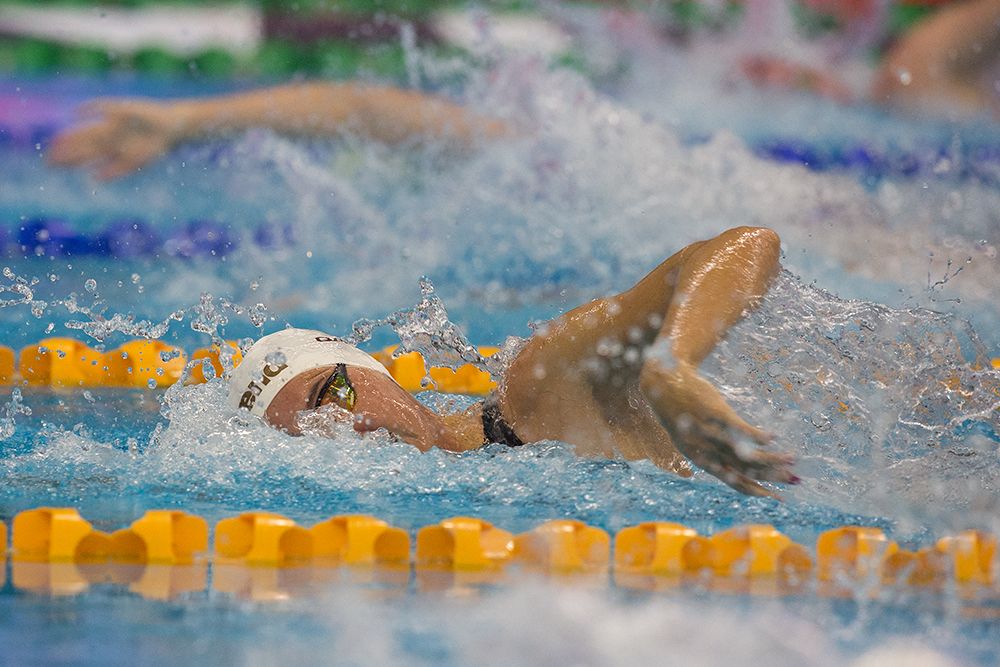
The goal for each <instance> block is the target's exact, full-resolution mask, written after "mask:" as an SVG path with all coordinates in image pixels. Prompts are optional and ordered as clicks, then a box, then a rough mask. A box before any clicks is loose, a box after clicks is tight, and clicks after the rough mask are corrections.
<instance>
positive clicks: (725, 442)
mask: <svg viewBox="0 0 1000 667" xmlns="http://www.w3.org/2000/svg"><path fill="white" fill-rule="evenodd" d="M682 437H683V439H684V440H686V441H687V444H688V447H686V448H684V449H685V453H686V454H687V455H688V457H689V458H690V459H691V460H692V461H693V462H694V463H696V464H697V465H698V466H700V467H702V468H704V469H705V470H707V471H708V472H711V473H712V474H713V475H715V476H716V477H719V479H722V480H723V481H725V482H726V483H727V484H730V486H733V487H734V488H737V489H739V490H741V491H744V489H745V488H750V487H752V488H754V489H755V491H754V492H753V494H752V495H773V494H772V493H771V492H769V491H768V492H767V493H763V491H762V489H763V487H761V488H757V487H759V486H760V485H759V484H756V483H755V482H754V483H753V484H750V482H752V481H753V480H759V481H763V482H778V483H783V484H796V483H798V482H799V478H798V477H797V476H796V475H795V474H794V473H793V472H792V470H791V466H792V464H793V463H794V457H792V456H790V455H788V454H781V453H773V452H765V451H761V450H759V449H756V448H753V449H749V450H748V448H746V447H740V446H738V445H737V439H738V433H736V432H734V429H733V428H732V425H730V424H726V423H722V422H719V421H716V420H710V421H708V422H705V423H703V424H701V425H699V428H698V432H697V433H687V434H684V435H683V436H682ZM731 480H732V481H731ZM765 490H766V489H765ZM744 492H745V493H746V492H748V491H744Z"/></svg>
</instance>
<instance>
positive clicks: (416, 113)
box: [48, 82, 508, 179]
mask: <svg viewBox="0 0 1000 667" xmlns="http://www.w3.org/2000/svg"><path fill="white" fill-rule="evenodd" d="M84 111H85V113H86V114H87V115H89V116H91V117H92V118H93V120H91V121H88V122H85V123H84V124H83V125H81V126H78V127H74V128H71V129H69V130H66V131H64V132H62V133H61V134H60V135H58V136H57V137H56V138H55V140H54V141H53V144H52V146H51V148H50V149H49V153H48V158H49V160H50V161H51V162H53V163H54V164H58V165H65V166H81V165H92V166H94V167H95V171H96V173H97V175H98V177H100V178H104V179H111V178H118V177H120V176H123V175H125V174H127V173H129V172H132V171H135V170H136V169H139V168H140V167H142V166H143V165H145V164H147V163H148V162H150V161H152V160H154V159H156V158H157V157H159V156H161V155H163V154H164V153H166V152H168V151H169V150H170V149H171V148H173V147H174V146H176V145H177V144H180V143H183V142H185V141H191V140H197V139H202V138H207V137H213V136H219V135H225V134H229V133H233V132H239V131H243V130H246V129H249V128H252V127H267V128H270V129H273V130H275V131H276V132H281V133H283V134H289V135H293V136H313V137H327V136H329V137H334V136H338V135H341V134H347V133H357V134H361V135H364V136H368V137H371V138H372V139H375V140H376V141H382V142H385V143H390V144H395V143H402V142H405V141H407V140H412V139H434V140H438V141H443V142H451V143H453V144H455V145H457V146H468V145H470V144H473V143H475V142H476V141H477V140H481V139H490V138H496V137H499V136H502V135H504V134H505V133H507V131H508V128H507V126H506V125H504V124H503V123H502V122H500V121H498V120H495V119H489V118H484V117H480V116H477V115H475V114H473V113H471V112H469V111H467V110H466V109H464V108H463V107H461V106H460V105H457V104H455V103H453V102H450V101H448V100H446V99H444V98H440V97H436V96H433V95H427V94H424V93H420V92H416V91H408V90H401V89H398V88H392V87H387V86H368V85H362V84H357V83H330V82H310V83H299V84H290V85H286V86H277V87H274V88H267V89H262V90H255V91H250V92H246V93H237V94H234V95H224V96H219V97H212V98H205V99H189V100H179V101H167V102H158V101H152V100H143V99H121V100H114V99H108V100H97V101H94V102H91V103H90V104H88V105H86V107H85V108H84Z"/></svg>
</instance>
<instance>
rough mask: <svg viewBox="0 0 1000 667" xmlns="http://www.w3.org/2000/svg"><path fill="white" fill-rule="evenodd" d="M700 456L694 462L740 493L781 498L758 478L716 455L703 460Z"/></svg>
mask: <svg viewBox="0 0 1000 667" xmlns="http://www.w3.org/2000/svg"><path fill="white" fill-rule="evenodd" d="M698 458H701V457H696V458H694V459H692V460H694V462H695V463H696V464H698V465H699V466H700V467H701V468H702V469H704V470H705V471H706V472H708V473H711V474H712V475H713V476H715V477H716V478H718V479H719V480H720V481H721V482H723V483H725V484H726V485H728V486H731V487H732V488H734V489H736V490H737V491H739V492H740V493H744V494H746V495H748V496H766V497H768V498H774V499H775V500H781V496H779V495H778V494H777V493H776V492H775V491H773V490H772V489H769V488H767V487H766V486H764V485H763V484H761V483H760V482H758V481H757V480H755V479H753V478H752V477H751V476H750V475H748V474H746V473H744V472H741V471H740V470H739V469H738V468H736V467H733V466H732V465H730V464H728V463H724V462H722V461H721V460H719V459H717V458H714V457H707V458H704V459H702V460H698ZM764 481H771V480H764Z"/></svg>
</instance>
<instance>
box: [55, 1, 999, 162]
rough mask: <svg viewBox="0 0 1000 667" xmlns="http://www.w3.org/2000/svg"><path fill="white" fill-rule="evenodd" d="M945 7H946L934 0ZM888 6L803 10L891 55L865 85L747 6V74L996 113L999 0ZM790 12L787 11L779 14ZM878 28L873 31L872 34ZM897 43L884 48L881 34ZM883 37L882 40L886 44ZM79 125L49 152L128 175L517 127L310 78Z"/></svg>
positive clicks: (909, 106)
mask: <svg viewBox="0 0 1000 667" xmlns="http://www.w3.org/2000/svg"><path fill="white" fill-rule="evenodd" d="M935 4H936V5H938V4H945V3H935ZM883 5H885V3H879V2H877V1H876V0H861V1H859V2H855V3H847V4H845V3H830V2H826V1H825V0H813V1H811V2H808V3H805V4H804V5H803V6H805V7H807V8H808V9H809V10H811V11H814V12H818V13H819V14H820V15H821V16H827V17H830V18H831V19H832V20H835V21H837V22H838V23H839V25H841V27H842V34H843V37H842V38H841V43H852V44H853V43H854V42H857V41H859V40H860V39H861V38H859V37H857V36H858V35H864V36H865V38H866V39H867V41H868V42H871V43H872V44H874V46H875V48H878V49H880V50H882V51H884V57H883V58H882V61H881V63H880V64H879V66H878V67H877V69H876V70H874V71H873V72H872V73H871V76H870V79H871V83H870V85H869V86H868V87H869V88H870V90H868V91H867V92H864V91H856V90H855V89H856V88H857V86H852V85H850V83H848V82H846V81H844V80H842V79H841V78H840V76H839V70H838V72H836V73H835V72H834V71H833V70H834V69H835V68H839V66H840V62H841V60H842V58H843V54H842V53H841V51H842V50H843V49H831V50H830V51H831V55H830V57H829V59H828V62H827V64H826V65H825V66H814V65H810V64H805V63H802V62H799V61H797V60H795V59H794V58H790V57H784V56H776V55H770V54H769V53H767V52H761V51H758V49H759V48H760V45H761V44H762V43H764V42H766V41H767V37H768V35H769V32H770V30H771V28H770V27H769V26H771V25H772V24H774V23H778V22H779V21H776V20H775V16H776V12H777V11H778V9H776V7H777V3H774V2H771V1H770V0H756V1H752V2H747V3H746V6H745V8H744V9H743V11H744V12H745V16H744V19H743V23H742V25H741V28H740V30H741V31H742V32H743V33H744V35H745V40H744V44H743V46H741V50H743V51H744V54H743V55H741V56H738V61H739V64H738V70H739V72H740V76H741V77H743V78H745V79H747V80H749V81H750V82H752V83H753V84H755V85H758V86H762V87H767V88H777V89H784V90H796V91H808V92H811V93H815V94H818V95H821V96H824V97H827V98H830V99H832V100H834V101H837V102H840V103H850V102H853V101H854V100H856V99H859V98H860V99H868V100H870V101H871V102H873V103H876V104H882V105H885V106H888V107H892V108H896V109H902V110H909V111H923V112H933V113H937V114H942V115H956V116H970V115H983V114H996V113H997V111H998V106H997V99H996V98H997V93H996V86H995V83H994V82H993V77H992V76H991V75H992V74H993V70H994V69H995V67H994V65H995V64H996V62H997V55H998V49H1000V25H998V24H1000V0H962V1H959V2H952V3H946V6H943V7H941V8H939V9H937V8H936V10H935V11H934V12H931V13H928V14H927V15H926V16H924V17H923V18H922V19H921V20H917V21H914V22H913V23H912V24H911V26H910V27H909V28H908V29H906V30H905V31H901V32H899V33H898V34H892V35H891V37H890V36H886V35H885V34H884V31H883V30H880V29H879V28H880V27H885V26H887V25H888V24H889V21H888V19H887V18H886V16H885V14H886V8H885V6H883ZM781 11H787V10H781ZM872 34H874V35H876V36H875V37H872V36H871V35H872ZM886 41H888V42H891V43H889V44H881V42H886ZM880 44H881V45H880ZM84 114H85V117H86V119H85V120H84V122H83V124H81V125H79V126H77V127H73V128H70V129H67V130H65V131H63V132H61V133H60V134H59V135H58V136H57V137H56V138H55V140H54V142H53V144H52V146H51V148H50V149H49V151H48V158H49V160H50V161H51V162H52V163H54V164H58V165H65V166H79V165H89V166H92V167H93V168H94V169H95V172H96V174H97V175H98V176H99V177H100V178H103V179H113V178H118V177H121V176H123V175H125V174H127V173H130V172H132V171H134V170H136V169H138V168H141V167H142V166H143V165H145V164H147V163H149V162H150V161H151V160H154V159H156V158H157V157H159V156H161V155H164V154H165V153H167V152H169V151H170V150H171V149H172V148H173V147H174V146H176V145H178V144H180V143H183V142H186V141H194V140H199V139H208V138H212V137H217V136H220V135H225V134H229V133H236V132H240V131H244V130H247V129H250V128H254V127H266V128H270V129H273V130H275V131H277V132H280V133H283V134H288V135H291V136H308V137H336V136H341V135H345V134H358V135H361V136H366V137H370V138H372V139H375V140H377V141H381V142H384V143H388V144H402V143H406V142H411V141H416V140H419V139H421V138H426V139H433V140H436V141H438V142H441V143H443V144H445V145H450V146H452V147H457V148H461V149H465V148H468V147H470V146H473V145H475V144H476V143H477V142H479V141H483V140H491V139H496V138H499V137H502V136H504V135H506V134H509V133H511V132H512V131H513V130H512V129H511V128H510V127H509V126H508V125H506V124H505V123H504V122H502V121H501V120H498V119H493V118H488V117H484V116H482V115H478V114H476V113H473V112H471V111H469V110H467V109H465V108H464V107H463V106H462V105H460V104H456V103H454V102H452V101H449V100H448V99H446V98H444V97H439V96H436V95H430V94H425V93H421V92H418V91H415V90H403V89H400V88H396V87H393V86H380V85H370V84H363V83H357V82H355V83H351V82H345V83H334V82H322V81H311V82H306V83H293V84H288V85H281V86H275V87H271V88H263V89H259V90H256V91H250V92H245V93H239V94H234V95H222V96H218V97H210V98H202V99H186V100H178V101H166V102H158V101H153V100H143V99H118V100H116V99H103V100H95V101H93V102H91V103H89V104H88V105H86V106H85V107H84Z"/></svg>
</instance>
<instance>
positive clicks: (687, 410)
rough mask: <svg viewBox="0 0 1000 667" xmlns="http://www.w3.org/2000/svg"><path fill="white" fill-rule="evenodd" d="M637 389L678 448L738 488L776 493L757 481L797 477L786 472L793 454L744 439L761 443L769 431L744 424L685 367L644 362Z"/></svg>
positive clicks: (759, 493)
mask: <svg viewBox="0 0 1000 667" xmlns="http://www.w3.org/2000/svg"><path fill="white" fill-rule="evenodd" d="M642 389H643V392H644V393H645V394H646V397H647V399H649V402H650V404H651V405H652V406H653V409H654V410H655V411H656V413H657V414H658V415H659V417H660V421H661V422H662V423H663V425H664V427H666V429H667V431H668V432H669V433H670V437H671V439H672V440H673V443H674V445H675V446H676V447H677V449H678V450H680V452H681V453H682V454H684V456H686V457H687V458H688V459H690V460H691V461H692V462H693V463H694V464H695V465H697V466H698V467H700V468H702V469H704V470H706V471H707V472H710V473H711V474H713V475H715V476H716V477H718V478H719V479H720V480H722V481H723V482H725V483H726V484H728V485H729V486H731V487H733V488H734V489H736V490H737V491H740V492H742V493H745V494H747V495H751V496H770V497H772V498H779V496H778V495H777V494H776V493H775V492H774V491H772V490H771V489H768V488H767V487H765V486H763V485H761V484H760V483H759V482H760V481H766V482H783V483H788V484H795V483H797V482H798V481H799V478H798V477H796V476H795V475H794V474H793V473H792V471H791V465H792V463H793V461H794V459H793V457H792V456H790V455H788V454H776V453H772V452H764V451H761V450H760V449H758V448H757V447H756V446H754V445H752V444H749V445H748V444H745V443H746V441H747V440H750V441H752V442H753V443H756V444H759V445H766V444H767V443H768V442H770V441H771V439H772V436H771V435H769V434H768V433H765V432H764V431H762V430H760V429H758V428H755V427H753V426H751V425H750V424H748V423H746V422H745V421H744V420H743V419H742V418H741V417H740V416H739V415H738V414H736V411H735V410H733V409H732V407H730V406H729V404H728V403H726V401H725V399H724V398H723V397H722V395H721V394H720V393H719V390H718V389H716V388H715V387H714V386H713V385H712V384H711V383H710V382H708V380H706V379H705V378H703V377H702V376H701V375H699V374H698V372H697V371H696V370H695V369H693V368H691V367H690V366H684V365H679V366H678V367H677V368H673V369H664V368H662V367H660V366H658V365H655V364H647V366H646V367H645V368H644V369H643V372H642ZM741 441H743V442H741Z"/></svg>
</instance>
